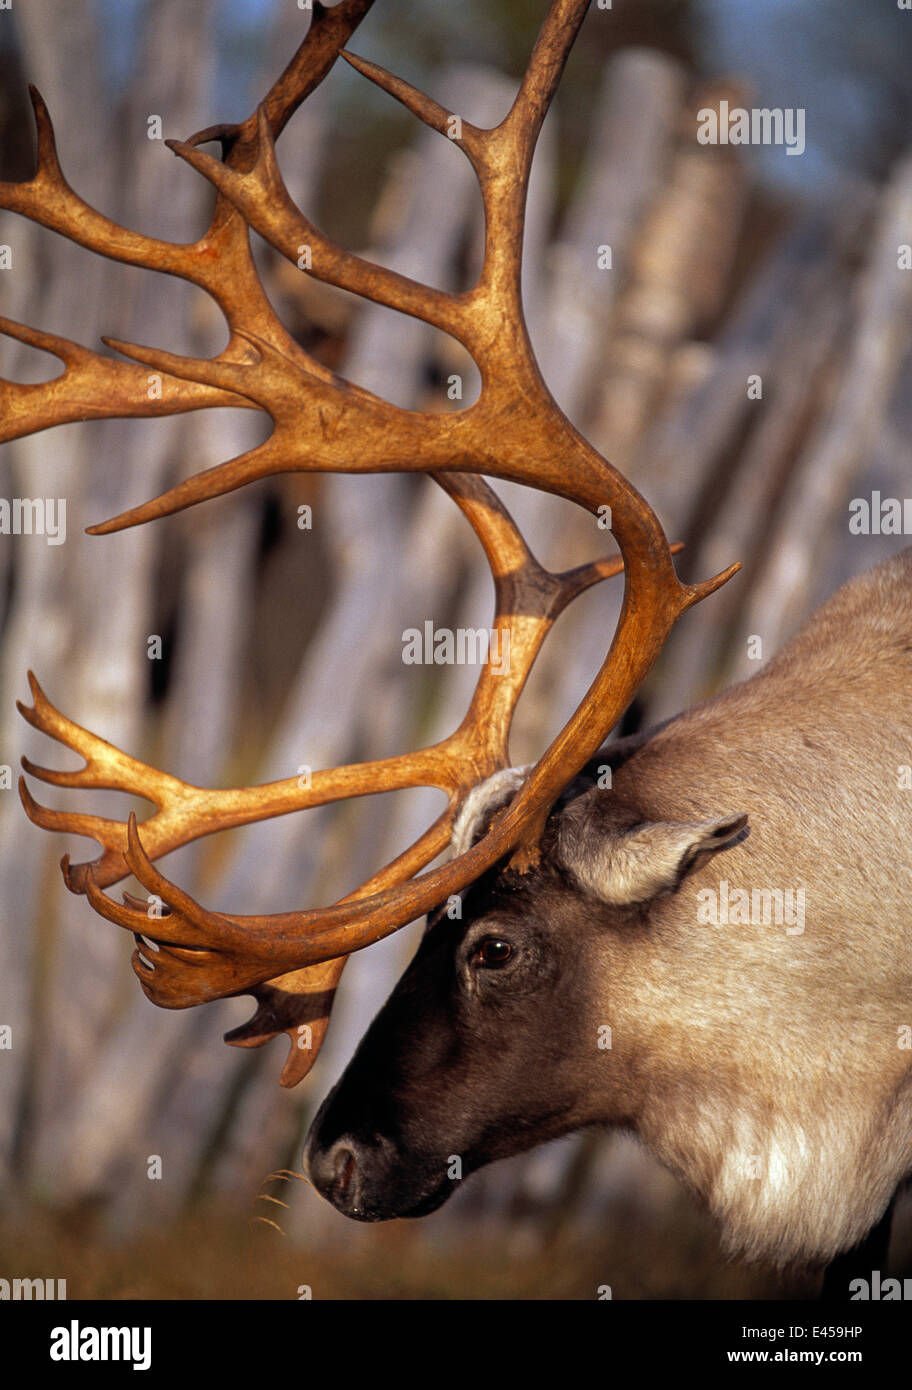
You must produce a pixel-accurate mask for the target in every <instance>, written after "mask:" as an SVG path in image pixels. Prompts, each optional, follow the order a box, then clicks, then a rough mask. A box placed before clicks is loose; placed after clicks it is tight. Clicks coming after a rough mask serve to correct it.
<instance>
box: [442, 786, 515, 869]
mask: <svg viewBox="0 0 912 1390" xmlns="http://www.w3.org/2000/svg"><path fill="white" fill-rule="evenodd" d="M531 767H532V764H531V763H527V764H526V765H525V766H524V767H505V768H503V769H502V771H500V772H495V773H493V775H492V776H490V777H487V778H486V779H485V780H484V781H483V782H479V784H478V786H477V787H473V788H472V790H471V791H470V792H469V794H468V796H467V797H466V799H465V801H464V802H463V803H462V806H461V807H460V808H459V814H458V816H457V817H456V820H455V821H454V822H453V832H452V834H451V836H450V858H451V859H456V858H458V856H459V855H460V854H465V852H466V850H468V849H471V848H472V846H473V845H474V844H475V843H476V841H478V840H480V839H481V837H482V835H484V834H486V833H487V831H488V828H489V826H490V824H491V821H492V820H493V819H494V817H495V815H496V814H497V812H498V811H500V810H502V808H503V807H504V806H508V805H509V803H510V802H511V801H512V800H513V798H514V796H515V795H516V793H517V792H518V791H519V789H520V787H521V786H522V784H523V782H524V781H525V780H526V777H527V776H528V774H529V770H530V768H531Z"/></svg>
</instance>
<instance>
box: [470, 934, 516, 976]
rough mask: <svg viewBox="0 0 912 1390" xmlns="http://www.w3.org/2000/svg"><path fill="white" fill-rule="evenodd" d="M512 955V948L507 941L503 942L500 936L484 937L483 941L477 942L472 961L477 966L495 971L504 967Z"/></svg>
mask: <svg viewBox="0 0 912 1390" xmlns="http://www.w3.org/2000/svg"><path fill="white" fill-rule="evenodd" d="M512 954H513V947H512V946H511V944H510V942H509V941H504V939H503V937H501V936H486V937H485V939H484V940H483V941H479V943H478V946H477V947H476V949H475V956H474V960H475V963H476V964H477V965H483V966H485V967H486V968H487V969H488V970H496V969H497V967H498V966H500V965H506V963H507V961H508V960H509V959H510V957H511V956H512Z"/></svg>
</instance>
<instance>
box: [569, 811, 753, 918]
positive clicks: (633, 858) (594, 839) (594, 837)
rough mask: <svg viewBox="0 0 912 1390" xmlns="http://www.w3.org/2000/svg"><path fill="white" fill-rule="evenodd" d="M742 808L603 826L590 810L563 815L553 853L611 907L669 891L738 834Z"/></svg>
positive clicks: (742, 822)
mask: <svg viewBox="0 0 912 1390" xmlns="http://www.w3.org/2000/svg"><path fill="white" fill-rule="evenodd" d="M746 825H747V816H746V815H745V814H738V815H730V816H718V817H714V818H713V819H711V820H702V821H645V822H644V823H642V824H641V825H636V826H634V827H633V828H632V829H630V830H620V831H618V830H614V831H611V830H605V829H604V828H603V827H600V826H599V825H598V823H597V822H594V821H593V819H592V818H591V817H590V816H586V815H585V814H584V813H583V814H581V813H579V812H578V813H577V814H575V815H573V816H570V817H564V819H563V823H562V825H561V828H560V832H559V839H558V851H557V852H558V859H559V862H560V863H561V864H562V865H563V867H564V868H565V869H569V870H570V872H571V873H572V874H573V876H574V878H575V879H576V881H577V883H578V884H579V885H580V887H581V888H583V889H585V890H586V892H588V893H591V894H592V896H593V897H596V898H599V899H600V900H601V901H602V902H604V903H608V904H609V905H610V906H612V907H626V906H630V905H633V904H634V903H645V902H649V901H650V899H652V898H655V897H658V896H660V895H661V894H663V893H673V892H674V891H675V889H676V888H677V887H678V886H679V885H680V883H681V881H682V880H683V879H684V878H686V876H687V875H688V874H690V873H693V871H694V870H695V869H698V868H700V867H701V866H702V865H703V864H705V863H706V861H707V860H708V859H710V858H711V857H712V856H713V855H714V854H718V853H719V851H720V850H723V849H730V848H731V846H732V845H734V844H735V843H737V842H738V840H740V839H741V838H742V837H743V832H744V829H745V827H746Z"/></svg>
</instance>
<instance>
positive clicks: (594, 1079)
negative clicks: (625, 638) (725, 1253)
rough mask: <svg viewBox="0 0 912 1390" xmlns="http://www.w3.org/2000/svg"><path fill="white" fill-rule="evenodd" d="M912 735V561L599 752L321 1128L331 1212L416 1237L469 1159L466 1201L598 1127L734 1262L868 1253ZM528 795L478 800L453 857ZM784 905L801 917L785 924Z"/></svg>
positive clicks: (897, 960)
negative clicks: (712, 1221)
mask: <svg viewBox="0 0 912 1390" xmlns="http://www.w3.org/2000/svg"><path fill="white" fill-rule="evenodd" d="M874 710H876V718H872V715H871V712H872V711H874ZM910 716H912V549H910V550H906V551H904V552H903V553H902V555H900V556H897V557H896V558H894V559H893V560H890V561H888V562H887V563H886V564H883V565H881V566H879V567H878V568H877V569H875V570H872V571H871V572H870V573H868V574H865V575H863V576H862V577H861V578H859V579H856V580H854V581H853V582H852V583H850V584H847V585H846V586H845V587H844V588H842V589H840V590H839V592H838V593H836V594H835V595H834V596H833V597H832V598H831V599H830V600H829V602H828V603H826V604H825V605H824V606H823V607H822V608H821V609H820V610H819V611H818V612H817V613H816V614H815V615H814V617H813V618H812V619H811V620H810V621H809V622H808V624H807V625H806V627H805V628H804V629H803V630H802V631H801V632H800V633H799V634H798V636H796V637H795V638H794V639H793V640H792V641H791V642H790V643H789V644H788V646H786V647H785V648H784V650H783V651H782V652H781V653H780V654H779V655H778V656H777V657H776V658H775V660H773V661H771V662H770V663H769V664H768V665H767V666H766V667H765V668H764V669H763V670H762V671H761V672H759V673H758V674H757V675H756V676H754V677H753V679H751V680H749V681H746V682H744V683H742V684H740V685H736V686H734V687H733V688H732V689H730V690H727V691H725V692H724V693H723V694H721V695H718V696H716V697H715V698H714V699H711V700H708V701H707V702H706V703H705V704H702V705H699V706H698V707H697V708H695V709H691V710H688V711H687V712H686V713H684V714H681V715H679V716H678V717H677V718H675V719H672V720H669V721H668V722H667V723H666V724H664V725H662V726H661V727H660V728H659V729H657V730H653V731H650V732H649V733H647V734H643V735H637V736H635V737H633V738H629V739H621V740H619V741H618V742H615V743H612V744H609V745H607V747H606V748H605V749H603V750H602V752H601V753H600V754H599V755H598V757H597V758H596V759H595V760H593V762H592V763H590V764H589V765H588V766H587V767H586V768H584V769H583V770H582V772H581V773H580V774H579V775H578V776H577V777H576V778H574V780H573V781H572V782H571V783H570V785H569V786H568V787H567V788H566V789H565V791H564V792H563V793H562V794H561V796H560V797H559V798H558V802H557V804H556V806H555V807H554V809H553V810H552V812H551V814H550V816H549V818H548V821H547V823H546V826H545V833H544V836H543V837H542V841H541V857H540V860H539V863H538V864H537V865H536V866H535V868H534V869H533V870H531V871H530V872H528V873H526V874H522V873H518V872H517V871H516V870H513V869H510V868H509V867H508V868H495V869H492V870H490V871H488V872H487V873H486V874H484V875H483V876H482V877H481V878H480V879H479V880H478V881H477V882H476V883H474V884H473V885H472V886H471V887H470V888H469V889H468V890H467V892H466V894H465V898H464V904H463V911H462V917H461V921H459V922H456V923H454V922H453V921H452V920H451V919H450V917H449V916H448V915H447V913H446V912H440V913H438V914H437V915H436V916H435V917H432V918H431V919H430V920H429V923H428V928H427V931H426V933H425V936H424V939H423V941H422V943H421V945H420V948H419V950H418V952H417V954H416V956H415V958H414V960H413V961H412V963H411V965H410V966H409V968H408V970H407V971H406V972H405V974H404V975H403V977H402V979H401V980H400V982H399V984H398V985H397V986H396V988H395V990H394V991H393V993H392V995H391V997H390V999H389V1001H388V1002H387V1003H386V1005H385V1006H384V1007H383V1009H382V1010H381V1012H380V1014H379V1015H378V1017H377V1018H376V1020H375V1021H374V1023H373V1024H372V1026H371V1028H370V1030H369V1032H368V1033H367V1035H366V1037H365V1038H364V1041H363V1042H362V1043H361V1045H360V1047H359V1049H358V1052H357V1054H356V1056H355V1058H354V1059H353V1061H352V1062H351V1063H350V1064H349V1066H348V1069H347V1070H346V1072H345V1074H344V1075H343V1077H342V1079H341V1080H340V1081H339V1083H338V1085H337V1086H336V1087H335V1089H334V1090H333V1091H332V1093H331V1094H330V1096H329V1097H328V1098H327V1100H326V1101H325V1103H324V1105H323V1107H322V1109H321V1111H320V1113H319V1114H318V1116H317V1118H316V1120H315V1121H314V1124H313V1127H312V1129H311V1133H310V1136H309V1139H308V1143H307V1149H306V1157H307V1162H308V1166H309V1171H310V1175H311V1177H312V1179H313V1181H314V1183H315V1185H316V1186H317V1188H318V1189H319V1190H320V1191H321V1192H322V1193H323V1194H324V1195H325V1196H326V1197H327V1198H328V1199H329V1200H330V1201H331V1202H332V1203H333V1205H334V1206H336V1207H337V1208H338V1209H339V1211H342V1212H344V1213H345V1214H346V1215H348V1216H352V1217H355V1218H357V1219H359V1220H363V1221H370V1220H381V1219H384V1218H387V1217H391V1216H411V1215H420V1214H423V1213H424V1212H427V1211H432V1210H433V1209H434V1208H435V1207H437V1206H439V1205H440V1204H441V1203H442V1202H444V1201H445V1200H446V1199H447V1198H448V1197H449V1196H450V1194H451V1193H452V1192H453V1190H454V1188H455V1187H456V1186H457V1183H455V1182H454V1181H453V1180H452V1178H451V1177H450V1172H451V1168H452V1165H451V1161H450V1160H451V1158H452V1157H453V1156H458V1157H459V1158H460V1160H461V1174H462V1176H463V1177H464V1176H467V1175H468V1174H469V1173H471V1172H473V1171H474V1170H475V1169H477V1168H479V1167H481V1166H482V1165H483V1164H485V1163H490V1162H491V1161H493V1160H495V1159H499V1158H506V1157H507V1156H509V1155H510V1154H515V1153H519V1152H521V1151H523V1150H525V1149H528V1148H530V1147H531V1146H532V1145H533V1144H536V1143H540V1142H541V1141H543V1140H546V1139H553V1138H556V1137H557V1136H558V1135H561V1134H565V1133H567V1132H568V1131H570V1130H575V1129H580V1128H582V1127H584V1126H588V1125H606V1124H609V1125H614V1126H619V1127H623V1128H624V1129H627V1130H629V1131H631V1132H632V1133H634V1134H635V1135H637V1136H638V1138H640V1139H642V1140H643V1142H644V1143H645V1144H646V1145H647V1146H648V1147H649V1148H650V1149H651V1150H652V1152H653V1153H654V1154H655V1155H656V1156H657V1157H658V1158H660V1159H661V1160H662V1161H663V1162H664V1163H665V1164H666V1165H667V1166H668V1167H669V1168H670V1169H671V1170H672V1171H673V1172H675V1173H676V1174H677V1175H678V1176H679V1177H680V1178H681V1179H682V1180H683V1181H684V1182H685V1184H686V1185H687V1186H688V1187H689V1188H690V1189H691V1191H692V1192H694V1193H695V1194H696V1195H697V1196H698V1197H699V1198H701V1199H702V1200H703V1201H704V1202H705V1203H706V1205H707V1206H708V1207H709V1209H710V1211H711V1212H712V1213H713V1214H714V1215H715V1216H716V1217H717V1218H718V1221H719V1223H720V1226H721V1230H722V1232H723V1235H724V1239H725V1243H726V1245H727V1247H728V1248H729V1249H730V1250H732V1251H735V1252H737V1253H739V1254H742V1255H747V1256H749V1257H750V1256H753V1257H763V1258H766V1259H772V1260H775V1261H776V1262H778V1263H780V1264H791V1263H822V1262H825V1261H828V1260H829V1259H831V1258H832V1257H833V1256H834V1255H835V1254H836V1253H837V1252H840V1251H843V1250H845V1249H847V1248H849V1247H852V1246H854V1245H855V1244H856V1243H858V1242H859V1241H860V1240H861V1239H862V1237H863V1236H865V1235H866V1233H867V1232H868V1230H869V1229H870V1228H871V1227H872V1226H875V1225H876V1224H877V1222H878V1221H879V1220H880V1218H881V1217H882V1216H883V1214H884V1212H885V1211H886V1210H887V1208H888V1206H889V1204H890V1201H891V1198H892V1196H893V1193H894V1191H895V1189H896V1188H897V1186H898V1185H899V1183H900V1182H901V1181H902V1179H903V1178H904V1176H905V1175H906V1174H907V1173H908V1172H909V1170H910V1168H912V1058H910V1052H909V1050H907V1049H906V1050H903V1048H902V1037H903V1030H904V1028H906V1029H907V1028H908V1022H907V1001H908V995H909V986H910V981H912V936H910V932H909V917H908V912H909V908H908V904H909V889H910V877H912V871H910V867H909V862H908V856H907V854H906V855H904V848H905V846H907V845H908V844H909V843H910V842H912V797H910V794H909V790H908V789H903V779H902V775H901V773H902V767H901V760H902V758H903V757H904V756H907V750H908V730H909V721H910ZM904 750H906V752H904ZM606 768H610V770H611V786H610V788H607V787H604V786H601V787H600V786H599V785H598V784H599V781H600V780H601V781H604V774H605V770H606ZM520 779H521V774H518V776H517V779H516V780H517V782H518V781H519V780H520ZM514 785H515V784H514V783H511V781H510V780H509V779H503V778H498V777H495V778H492V779H490V782H489V783H487V784H485V786H483V787H482V788H480V789H479V794H478V795H477V796H476V797H475V799H474V803H473V806H472V814H471V815H470V816H467V817H465V818H463V820H462V823H461V824H458V825H457V828H456V834H455V836H454V850H455V852H456V853H457V854H458V853H459V852H461V851H462V850H463V849H464V847H465V846H467V845H469V844H472V843H474V842H475V840H476V838H477V837H479V836H481V835H483V834H484V833H485V829H486V827H487V825H488V824H489V823H490V821H491V819H492V818H494V817H496V815H497V814H498V811H499V808H500V807H502V806H503V805H504V804H505V802H506V801H507V800H508V799H509V797H510V796H511V795H512V793H513V789H514ZM720 885H721V887H720ZM789 886H791V887H789ZM783 890H784V892H785V894H787V893H788V892H789V891H792V892H793V893H798V894H800V895H801V897H800V899H799V901H800V902H801V904H802V909H801V911H795V910H793V911H792V912H791V913H790V912H788V911H787V910H785V911H782V912H780V913H778V914H777V913H776V912H775V911H774V910H773V903H772V901H771V900H772V899H773V896H774V894H779V895H782V894H783ZM722 895H724V903H725V904H726V905H727V906H728V910H727V911H721V910H720V908H721V906H722V904H721V903H719V902H718V901H717V900H718V899H719V898H720V897H721V896H722ZM714 903H715V904H716V911H706V910H705V909H706V908H711V907H712V906H713V904H714ZM735 905H737V906H738V907H740V909H741V910H740V911H736V910H735ZM777 917H778V920H777ZM606 1027H607V1028H608V1029H610V1033H609V1034H607V1035H605V1034H604V1030H605V1028H606ZM600 1031H601V1033H602V1035H603V1037H604V1036H607V1037H608V1038H609V1039H610V1046H609V1047H607V1048H606V1047H603V1046H600V1041H601V1039H600ZM844 1293H845V1286H844V1287H843V1294H844Z"/></svg>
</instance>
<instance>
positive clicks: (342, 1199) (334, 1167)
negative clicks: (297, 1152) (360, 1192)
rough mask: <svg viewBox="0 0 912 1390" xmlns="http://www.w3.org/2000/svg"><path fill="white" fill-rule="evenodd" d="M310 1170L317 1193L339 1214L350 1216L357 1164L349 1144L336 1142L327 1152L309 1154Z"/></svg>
mask: <svg viewBox="0 0 912 1390" xmlns="http://www.w3.org/2000/svg"><path fill="white" fill-rule="evenodd" d="M309 1167H310V1176H311V1178H312V1180H313V1184H314V1186H315V1187H316V1189H317V1191H318V1192H320V1193H321V1194H322V1196H324V1197H325V1198H326V1200H327V1201H329V1202H332V1204H333V1206H334V1207H338V1209H339V1210H340V1211H344V1212H346V1213H349V1214H350V1213H353V1212H354V1210H355V1198H356V1197H357V1187H358V1183H357V1177H358V1162H357V1159H356V1157H355V1151H354V1149H353V1148H352V1147H351V1143H350V1141H348V1140H346V1139H337V1140H336V1142H335V1143H334V1144H331V1145H330V1147H329V1148H328V1149H324V1150H322V1151H318V1152H317V1153H315V1154H311V1156H310V1164H309Z"/></svg>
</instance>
